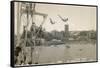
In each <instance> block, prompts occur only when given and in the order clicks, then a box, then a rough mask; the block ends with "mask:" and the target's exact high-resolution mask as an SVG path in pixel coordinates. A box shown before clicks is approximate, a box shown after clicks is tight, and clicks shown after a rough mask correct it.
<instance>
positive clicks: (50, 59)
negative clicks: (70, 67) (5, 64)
mask: <svg viewBox="0 0 100 68" xmlns="http://www.w3.org/2000/svg"><path fill="white" fill-rule="evenodd" d="M13 4H14V6H13V7H14V9H13V10H14V22H13V23H14V45H13V46H14V65H15V66H27V65H28V66H30V65H45V64H63V63H64V64H65V63H66V64H67V63H68V64H69V63H82V62H96V61H97V7H96V6H89V5H72V4H56V3H42V2H41V3H40V2H20V1H19V2H16V1H15V2H13Z"/></svg>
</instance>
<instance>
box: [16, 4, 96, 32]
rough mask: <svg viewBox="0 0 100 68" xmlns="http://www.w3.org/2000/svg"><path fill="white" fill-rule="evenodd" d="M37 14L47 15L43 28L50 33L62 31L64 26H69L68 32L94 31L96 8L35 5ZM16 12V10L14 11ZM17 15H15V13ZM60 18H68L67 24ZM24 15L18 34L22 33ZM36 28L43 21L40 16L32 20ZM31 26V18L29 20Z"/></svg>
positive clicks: (24, 21)
mask: <svg viewBox="0 0 100 68" xmlns="http://www.w3.org/2000/svg"><path fill="white" fill-rule="evenodd" d="M35 9H36V11H37V12H40V13H44V14H47V15H48V16H47V18H46V19H45V22H44V24H43V28H45V30H46V31H48V32H50V31H53V30H57V31H62V30H63V31H64V25H65V24H68V25H69V31H82V30H96V7H86V6H72V5H55V4H40V3H37V4H36V7H35ZM15 10H17V9H15ZM15 14H16V15H17V13H15ZM58 14H59V15H61V16H62V18H68V21H67V22H63V21H62V20H61V19H60V18H59V16H58ZM16 15H15V18H16V20H15V33H17V17H16ZM25 17H26V15H25V14H23V16H22V18H21V19H22V20H21V22H22V23H21V27H20V33H22V32H23V29H22V28H23V25H24V24H25V23H26V21H27V20H26V18H25ZM49 18H51V19H52V20H53V21H55V22H56V23H55V24H51V23H50V20H49ZM33 20H34V22H35V23H36V25H37V26H39V25H40V24H41V22H42V21H43V17H42V16H38V15H35V16H34V18H33ZM29 21H30V22H29V23H30V24H29V26H28V29H30V26H31V24H32V23H31V17H30V20H29Z"/></svg>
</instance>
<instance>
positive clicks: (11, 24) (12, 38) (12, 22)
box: [10, 1, 98, 67]
mask: <svg viewBox="0 0 100 68" xmlns="http://www.w3.org/2000/svg"><path fill="white" fill-rule="evenodd" d="M14 2H27V3H40V4H41V3H42V4H53V5H56V4H57V5H70V6H84V7H96V35H97V36H96V37H97V39H96V61H87V62H72V63H55V64H36V65H23V66H22V65H18V66H15V63H14V17H15V16H14ZM10 15H11V16H10V21H11V23H10V33H11V34H10V46H11V47H10V66H11V67H30V66H47V65H61V64H77V63H92V62H98V6H97V5H82V4H67V3H52V2H35V1H11V2H10Z"/></svg>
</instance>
